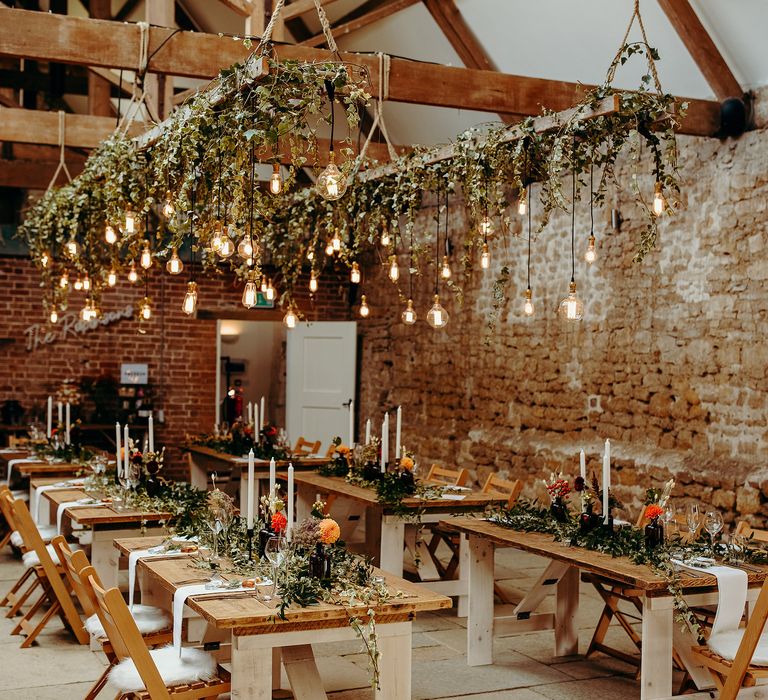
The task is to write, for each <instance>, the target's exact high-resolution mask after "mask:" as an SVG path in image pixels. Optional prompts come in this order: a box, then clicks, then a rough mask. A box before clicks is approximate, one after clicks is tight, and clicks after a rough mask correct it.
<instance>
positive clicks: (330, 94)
mask: <svg viewBox="0 0 768 700" xmlns="http://www.w3.org/2000/svg"><path fill="white" fill-rule="evenodd" d="M325 91H326V92H327V93H328V104H330V106H331V145H330V148H329V150H330V152H331V153H333V132H334V129H335V127H336V110H335V109H334V108H333V101H334V96H335V94H336V88H335V87H334V85H333V83H332V82H331V81H330V80H326V81H325Z"/></svg>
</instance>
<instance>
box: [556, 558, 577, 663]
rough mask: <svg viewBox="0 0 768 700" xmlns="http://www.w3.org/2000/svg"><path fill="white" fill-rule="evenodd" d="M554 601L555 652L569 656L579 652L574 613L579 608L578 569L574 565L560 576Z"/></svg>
mask: <svg viewBox="0 0 768 700" xmlns="http://www.w3.org/2000/svg"><path fill="white" fill-rule="evenodd" d="M555 597H556V603H555V654H556V655H557V656H571V655H573V654H578V653H579V633H578V630H577V629H576V613H577V612H578V610H579V569H578V568H577V567H575V566H571V567H568V570H567V571H566V572H565V573H564V574H563V576H562V577H561V578H560V581H559V582H558V584H557V593H556V596H555Z"/></svg>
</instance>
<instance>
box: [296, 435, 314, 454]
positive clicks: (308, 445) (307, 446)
mask: <svg viewBox="0 0 768 700" xmlns="http://www.w3.org/2000/svg"><path fill="white" fill-rule="evenodd" d="M318 452H320V440H315V441H314V442H310V441H309V440H305V439H304V438H303V437H300V438H299V439H298V440H296V445H295V447H294V448H293V454H295V455H296V456H298V457H308V456H309V455H316V454H317V453H318Z"/></svg>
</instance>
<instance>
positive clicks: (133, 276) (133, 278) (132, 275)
mask: <svg viewBox="0 0 768 700" xmlns="http://www.w3.org/2000/svg"><path fill="white" fill-rule="evenodd" d="M128 281H129V282H130V283H131V284H136V282H138V281H139V273H138V272H137V271H136V263H135V262H133V261H131V267H130V269H129V270H128Z"/></svg>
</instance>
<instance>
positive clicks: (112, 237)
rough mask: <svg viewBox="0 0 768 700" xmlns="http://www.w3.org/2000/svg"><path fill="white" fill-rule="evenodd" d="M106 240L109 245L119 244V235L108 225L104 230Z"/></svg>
mask: <svg viewBox="0 0 768 700" xmlns="http://www.w3.org/2000/svg"><path fill="white" fill-rule="evenodd" d="M104 240H105V241H106V242H107V243H109V245H115V243H117V233H116V232H115V229H114V228H112V226H110V225H109V224H107V227H106V228H105V229H104Z"/></svg>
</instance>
